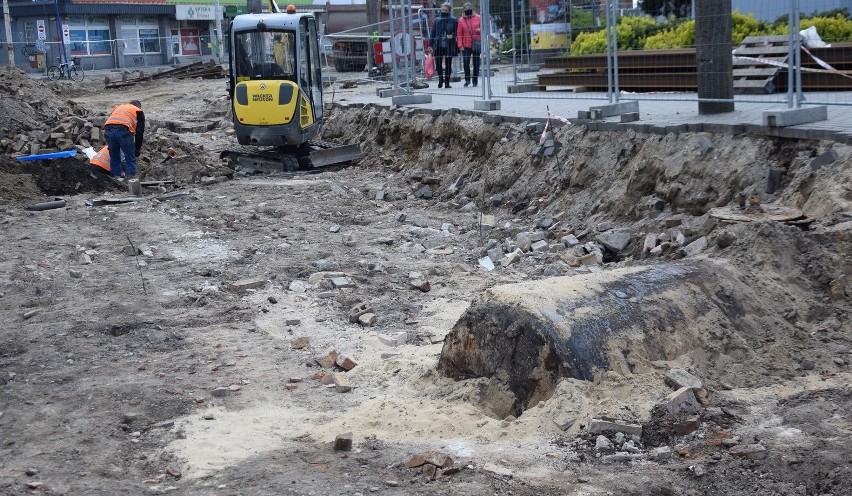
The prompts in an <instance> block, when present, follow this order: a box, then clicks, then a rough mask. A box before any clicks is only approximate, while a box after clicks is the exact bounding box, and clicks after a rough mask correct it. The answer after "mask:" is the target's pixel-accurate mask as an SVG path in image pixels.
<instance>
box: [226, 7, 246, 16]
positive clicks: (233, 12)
mask: <svg viewBox="0 0 852 496" xmlns="http://www.w3.org/2000/svg"><path fill="white" fill-rule="evenodd" d="M243 14H248V8H247V7H246V6H245V5H226V6H225V15H226V16H228V17H235V16H238V15H243Z"/></svg>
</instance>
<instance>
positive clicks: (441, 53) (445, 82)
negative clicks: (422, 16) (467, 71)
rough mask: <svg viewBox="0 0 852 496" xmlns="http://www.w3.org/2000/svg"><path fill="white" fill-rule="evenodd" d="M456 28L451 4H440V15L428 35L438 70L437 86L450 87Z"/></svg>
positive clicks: (456, 53)
mask: <svg viewBox="0 0 852 496" xmlns="http://www.w3.org/2000/svg"><path fill="white" fill-rule="evenodd" d="M458 28H459V24H458V20H457V19H456V18H455V17H453V6H452V5H450V4H448V3H445V4H443V5H441V15H440V17H438V19H436V20H435V23H434V24H433V25H432V34H431V36H429V46H430V47H431V49H432V55H434V57H435V69H437V72H438V88H442V87H447V88H449V87H450V77H451V76H452V73H453V57H455V56H456V55H458V53H459V52H458V45H457V41H456V32H457V31H458ZM445 65H446V71H445V69H444V66H445Z"/></svg>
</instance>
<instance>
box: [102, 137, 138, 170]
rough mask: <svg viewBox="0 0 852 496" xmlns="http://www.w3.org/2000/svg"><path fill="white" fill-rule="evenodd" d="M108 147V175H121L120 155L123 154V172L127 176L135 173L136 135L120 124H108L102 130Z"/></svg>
mask: <svg viewBox="0 0 852 496" xmlns="http://www.w3.org/2000/svg"><path fill="white" fill-rule="evenodd" d="M104 137H105V138H106V142H107V146H108V147H109V175H110V176H112V177H118V176H120V175H121V156H122V155H124V160H125V168H124V173H125V174H126V175H127V177H130V176H135V175H136V137H135V136H133V134H132V133H131V132H130V130H129V129H127V126H122V125H121V124H108V125H107V126H106V130H105V131H104Z"/></svg>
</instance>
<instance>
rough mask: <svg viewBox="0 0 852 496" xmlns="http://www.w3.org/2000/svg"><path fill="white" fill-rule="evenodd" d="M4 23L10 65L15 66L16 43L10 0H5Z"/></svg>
mask: <svg viewBox="0 0 852 496" xmlns="http://www.w3.org/2000/svg"><path fill="white" fill-rule="evenodd" d="M3 23H4V24H5V25H6V50H7V51H8V52H9V67H15V45H13V44H12V20H11V19H10V18H9V0H3Z"/></svg>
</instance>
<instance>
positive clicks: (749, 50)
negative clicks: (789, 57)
mask: <svg viewBox="0 0 852 496" xmlns="http://www.w3.org/2000/svg"><path fill="white" fill-rule="evenodd" d="M789 51H790V50H789V49H788V48H787V47H786V46H767V47H740V48H737V49H736V50H734V55H742V56H746V57H751V56H754V55H772V54H778V55H786V54H787V53H789Z"/></svg>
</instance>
